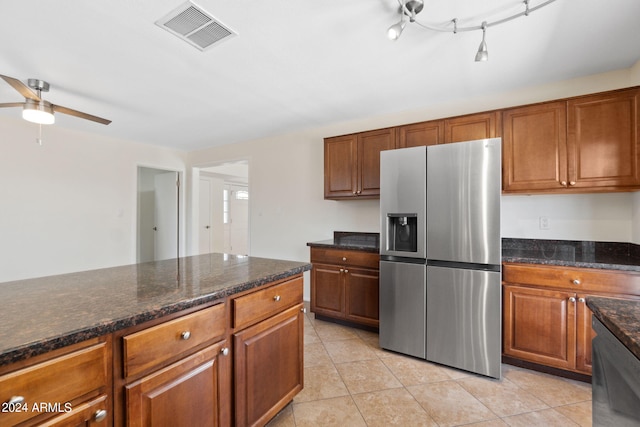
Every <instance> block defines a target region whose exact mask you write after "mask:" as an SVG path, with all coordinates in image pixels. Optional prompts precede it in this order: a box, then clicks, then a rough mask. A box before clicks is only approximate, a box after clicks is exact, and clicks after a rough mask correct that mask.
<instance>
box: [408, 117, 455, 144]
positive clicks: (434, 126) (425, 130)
mask: <svg viewBox="0 0 640 427" xmlns="http://www.w3.org/2000/svg"><path fill="white" fill-rule="evenodd" d="M397 138H398V148H407V147H421V146H425V145H436V144H443V143H444V120H431V121H428V122H420V123H413V124H410V125H404V126H399V127H398V135H397Z"/></svg>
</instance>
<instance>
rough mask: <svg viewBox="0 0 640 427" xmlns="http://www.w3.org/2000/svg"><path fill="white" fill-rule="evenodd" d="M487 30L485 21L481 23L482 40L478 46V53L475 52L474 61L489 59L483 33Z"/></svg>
mask: <svg viewBox="0 0 640 427" xmlns="http://www.w3.org/2000/svg"><path fill="white" fill-rule="evenodd" d="M486 32H487V22H486V21H485V22H483V23H482V42H481V43H480V46H479V47H478V53H476V62H485V61H488V60H489V51H488V50H487V43H486V42H485V35H486Z"/></svg>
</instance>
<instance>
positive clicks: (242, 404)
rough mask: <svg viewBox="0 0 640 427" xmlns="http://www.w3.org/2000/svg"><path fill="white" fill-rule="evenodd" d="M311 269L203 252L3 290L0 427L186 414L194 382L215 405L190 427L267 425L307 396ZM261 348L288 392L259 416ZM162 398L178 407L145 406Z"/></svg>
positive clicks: (262, 369)
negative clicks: (305, 342)
mask: <svg viewBox="0 0 640 427" xmlns="http://www.w3.org/2000/svg"><path fill="white" fill-rule="evenodd" d="M310 268H311V265H310V264H308V263H303V262H293V261H282V260H272V259H265V258H256V257H243V256H235V255H227V254H207V255H199V256H192V257H185V258H180V259H172V260H165V261H157V262H149V263H142V264H135V265H128V266H121V267H113V268H106V269H100V270H92V271H85V272H78V273H71V274H64V275H58V276H50V277H43V278H37V279H29V280H21V281H14V282H7V283H2V284H0V300H2V301H3V303H4V304H3V309H2V311H0V402H2V404H3V411H2V412H0V425H13V424H17V423H20V422H23V421H25V420H32V421H33V420H36V421H38V422H39V421H44V420H47V421H51V420H52V419H55V420H56V421H57V420H58V418H60V419H61V421H60V422H61V423H68V422H71V420H73V422H76V420H78V422H84V421H85V418H86V419H87V420H90V419H92V420H94V421H95V422H98V421H103V420H106V421H105V425H110V424H112V423H114V424H116V425H119V424H124V423H125V420H126V422H127V423H129V424H130V425H140V424H144V423H145V422H147V421H148V420H150V419H152V418H153V417H154V416H165V414H163V413H162V410H163V408H162V407H168V408H169V409H168V410H169V412H173V413H174V414H180V413H181V411H180V409H181V406H180V405H181V404H187V403H188V402H187V400H191V399H182V400H181V399H179V396H180V395H184V394H185V393H186V392H188V391H189V387H191V386H196V387H198V388H199V389H200V394H201V395H203V396H205V397H204V398H199V397H198V398H196V399H195V401H196V402H203V403H204V404H206V405H207V408H208V407H209V405H211V404H213V405H212V406H211V409H215V411H214V413H209V412H211V411H208V410H207V408H205V410H201V411H191V412H192V413H194V414H195V415H193V416H194V417H200V416H202V417H204V418H193V419H192V420H191V421H192V422H199V420H200V419H206V420H210V419H212V418H217V419H218V421H219V422H220V424H222V425H224V424H228V423H232V422H235V423H236V424H238V425H242V424H250V423H253V422H255V421H260V420H262V421H260V422H266V421H268V418H270V417H271V416H273V415H274V414H275V413H277V410H279V409H278V408H280V407H282V406H284V405H286V403H288V401H290V400H291V399H292V398H293V395H295V394H296V393H297V392H298V391H299V390H300V389H301V388H302V333H303V331H302V324H303V318H302V314H301V310H302V307H303V306H302V273H303V272H304V271H307V270H309V269H310ZM258 333H259V334H262V335H260V337H262V338H256V337H255V334H258ZM269 334H272V335H271V336H272V339H271V340H269V339H268V338H266V337H268V336H269ZM283 337H289V338H288V340H287V339H285V340H283ZM252 340H253V341H252ZM256 342H257V343H258V345H257V346H255V347H254V346H252V344H254V343H256ZM278 343H280V344H278ZM282 343H284V344H282ZM283 346H284V347H283ZM255 351H257V352H258V353H259V352H265V351H271V352H273V353H274V355H278V353H280V357H281V360H283V363H286V364H288V366H278V367H279V368H281V371H280V373H281V374H282V373H283V372H284V373H286V374H287V375H289V377H290V378H287V379H285V381H284V384H285V388H286V386H291V387H289V389H287V390H285V389H284V388H282V387H280V388H279V390H278V393H280V395H281V396H272V397H267V398H265V397H264V396H261V397H260V399H261V400H260V403H261V405H263V406H261V407H259V408H256V407H255V405H253V403H254V402H253V401H252V398H253V397H255V396H251V393H252V392H254V389H253V387H255V386H256V385H259V384H260V382H261V381H267V382H270V381H271V382H272V381H273V378H269V375H270V374H269V369H266V366H264V364H262V365H261V363H260V362H259V360H260V359H258V362H257V364H258V365H261V366H248V364H249V363H250V361H252V360H256V359H255V358H254V357H255V356H264V357H266V358H267V359H269V357H268V356H269V355H264V354H263V355H260V354H258V353H256V354H254V353H253V352H255ZM219 355H222V356H224V358H221V357H219ZM229 355H230V356H231V357H227V356H229ZM284 356H286V357H284ZM276 358H277V357H276ZM227 360H228V361H227ZM231 361H233V362H231ZM298 365H299V366H298ZM197 373H200V374H197ZM238 374H240V377H238ZM261 375H263V376H264V375H266V376H267V378H262V377H261ZM187 378H195V379H196V380H197V381H199V383H190V382H189V380H188V379H187ZM196 384H197V385H196ZM173 386H176V387H175V388H174V387H173ZM185 387H186V388H185ZM74 388H75V389H76V390H75V391H74ZM159 390H164V391H163V392H162V393H160V392H159ZM172 390H173V391H172ZM167 391H169V392H168V393H167ZM38 393H41V394H38ZM154 393H155V394H154ZM187 394H188V393H187ZM156 395H162V398H164V399H169V401H172V400H173V399H175V407H172V406H171V405H167V401H166V400H165V401H164V402H165V403H164V404H160V402H161V401H162V399H160V400H158V399H156V400H155V402H156V406H154V405H151V406H150V408H151V409H149V406H144V405H142V404H141V402H143V401H145V399H146V401H147V405H149V402H152V403H153V402H154V397H153V396H156ZM231 395H233V396H231ZM232 397H233V403H234V406H235V416H234V414H231V408H232V404H231V401H232ZM193 402H194V401H193V400H191V403H190V404H193ZM36 404H37V405H40V404H43V405H44V406H43V408H44V409H47V410H42V411H40V410H37V409H39V408H40V407H39V406H38V407H34V406H31V405H36ZM267 404H268V405H271V406H269V407H267V406H265V405H267ZM65 405H66V406H65ZM272 406H273V407H272ZM96 408H97V409H96ZM247 408H250V410H247ZM103 411H104V412H103ZM145 411H146V412H145ZM153 411H159V412H155V413H154V412H153ZM256 411H257V412H256ZM251 417H254V418H251ZM265 417H266V418H265ZM182 418H184V419H185V420H187V421H183V423H184V422H188V419H187V418H185V417H182ZM54 425H55V424H54ZM175 425H182V424H175Z"/></svg>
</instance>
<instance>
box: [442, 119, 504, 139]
mask: <svg viewBox="0 0 640 427" xmlns="http://www.w3.org/2000/svg"><path fill="white" fill-rule="evenodd" d="M499 122H500V115H499V114H498V113H497V112H489V113H479V114H470V115H468V116H460V117H453V118H450V119H446V120H445V121H444V142H445V144H448V143H450V142H461V141H472V140H474V139H485V138H495V137H496V136H500V135H499V134H498V133H499V129H500V123H499Z"/></svg>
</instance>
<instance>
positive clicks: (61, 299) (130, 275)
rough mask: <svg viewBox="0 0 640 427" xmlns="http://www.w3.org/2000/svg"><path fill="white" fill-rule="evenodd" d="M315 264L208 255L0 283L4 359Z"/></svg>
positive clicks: (152, 316)
mask: <svg viewBox="0 0 640 427" xmlns="http://www.w3.org/2000/svg"><path fill="white" fill-rule="evenodd" d="M309 269H311V264H308V263H304V262H294V261H282V260H273V259H266V258H256V257H242V256H235V255H227V254H207V255H198V256H192V257H185V258H179V259H172V260H166V261H157V262H148V263H141V264H134V265H127V266H121V267H113V268H105V269H100V270H91V271H84V272H79V273H70V274H63V275H57V276H49V277H42V278H37V279H28V280H19V281H13V282H5V283H0V301H2V303H3V304H2V310H0V366H1V365H6V364H9V363H12V362H15V361H18V360H22V359H26V358H28V357H32V356H35V355H38V354H42V353H45V352H47V351H51V350H54V349H57V348H60V347H64V346H67V345H70V344H74V343H77V342H81V341H84V340H86V339H90V338H94V337H97V336H101V335H105V334H108V333H111V332H114V331H117V330H119V329H124V328H127V327H129V326H133V325H137V324H140V323H143V322H145V321H148V320H151V319H156V318H159V317H162V316H166V315H168V314H171V313H175V312H177V311H180V310H183V309H187V308H190V307H195V306H198V305H202V304H207V303H211V302H215V301H216V300H220V299H222V298H224V297H227V296H230V295H233V294H236V293H238V292H242V291H245V290H248V289H251V288H254V287H257V286H260V285H263V284H265V283H268V282H271V281H274V280H278V279H283V278H286V277H289V276H293V275H295V274H299V273H302V272H303V271H306V270H309Z"/></svg>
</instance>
